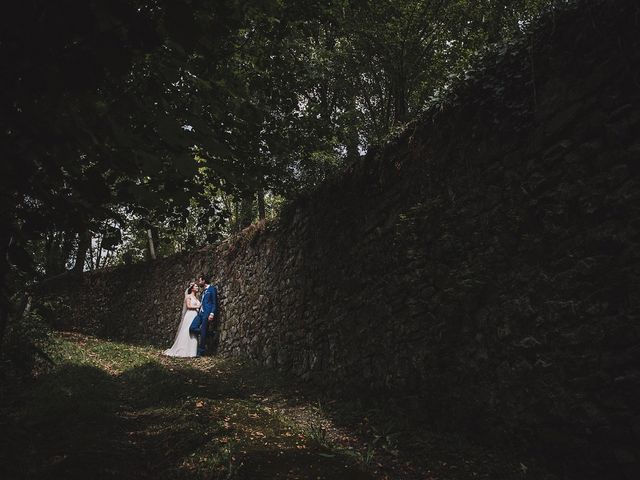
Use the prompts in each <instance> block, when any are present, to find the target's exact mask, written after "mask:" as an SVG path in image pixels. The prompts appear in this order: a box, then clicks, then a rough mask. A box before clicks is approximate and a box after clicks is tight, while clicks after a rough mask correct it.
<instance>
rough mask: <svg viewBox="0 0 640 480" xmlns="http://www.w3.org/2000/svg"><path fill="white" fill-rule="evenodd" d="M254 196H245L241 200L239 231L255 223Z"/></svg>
mask: <svg viewBox="0 0 640 480" xmlns="http://www.w3.org/2000/svg"><path fill="white" fill-rule="evenodd" d="M253 218H254V217H253V195H251V194H249V195H245V196H243V197H242V198H241V199H240V212H239V218H238V230H242V229H244V228H246V227H248V226H249V225H251V223H252V222H253Z"/></svg>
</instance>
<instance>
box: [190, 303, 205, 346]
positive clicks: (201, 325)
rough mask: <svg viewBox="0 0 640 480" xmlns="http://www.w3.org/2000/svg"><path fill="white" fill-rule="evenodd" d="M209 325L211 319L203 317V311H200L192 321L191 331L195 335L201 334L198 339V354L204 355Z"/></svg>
mask: <svg viewBox="0 0 640 480" xmlns="http://www.w3.org/2000/svg"><path fill="white" fill-rule="evenodd" d="M208 327H209V319H208V318H202V312H200V313H198V315H196V317H195V318H194V319H193V321H192V322H191V326H190V327H189V331H190V332H191V333H193V334H194V335H199V336H200V338H199V339H198V356H201V355H204V352H205V350H206V345H207V344H206V341H207V328H208Z"/></svg>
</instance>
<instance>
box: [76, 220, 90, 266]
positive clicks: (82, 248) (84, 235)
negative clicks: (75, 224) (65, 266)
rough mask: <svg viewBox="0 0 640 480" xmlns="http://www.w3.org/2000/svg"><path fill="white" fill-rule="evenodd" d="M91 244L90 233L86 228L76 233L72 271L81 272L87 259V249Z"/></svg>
mask: <svg viewBox="0 0 640 480" xmlns="http://www.w3.org/2000/svg"><path fill="white" fill-rule="evenodd" d="M90 245H91V235H90V234H89V231H88V230H85V231H84V232H81V233H80V234H79V235H78V250H77V252H76V264H75V265H74V266H73V272H74V273H82V272H83V271H84V265H85V263H86V261H87V250H88V249H89V246H90Z"/></svg>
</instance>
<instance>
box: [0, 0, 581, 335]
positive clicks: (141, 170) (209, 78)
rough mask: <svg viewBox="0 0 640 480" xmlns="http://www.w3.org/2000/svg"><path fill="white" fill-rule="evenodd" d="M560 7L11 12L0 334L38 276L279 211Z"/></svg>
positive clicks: (220, 4)
mask: <svg viewBox="0 0 640 480" xmlns="http://www.w3.org/2000/svg"><path fill="white" fill-rule="evenodd" d="M568 3H571V2H566V1H562V2H551V1H550V0H334V1H324V2H321V1H313V0H295V1H294V0H249V1H240V0H216V1H207V0H86V1H82V2H80V1H72V0H66V1H58V2H48V1H44V0H25V1H22V2H19V3H14V4H12V5H11V7H10V8H7V9H6V11H5V14H4V15H3V17H2V20H1V21H0V22H1V23H2V29H1V31H2V38H1V39H0V65H2V73H1V82H2V88H1V89H0V103H1V109H0V112H1V113H0V123H1V129H2V136H3V141H2V143H1V149H2V150H1V152H0V153H1V155H2V161H1V162H0V195H1V196H2V202H1V213H0V217H1V223H2V230H1V233H0V250H1V252H0V253H1V255H0V276H1V284H2V289H3V291H2V308H1V310H2V318H1V319H0V332H4V330H5V326H6V324H7V322H8V320H9V318H10V316H11V315H14V316H17V317H19V316H20V315H22V312H23V311H24V309H25V304H24V303H25V301H24V295H23V291H24V289H25V288H28V287H29V286H30V285H33V284H34V283H35V282H40V281H42V280H43V279H51V278H54V279H55V278H56V277H57V276H59V275H61V274H66V273H67V272H76V273H77V272H82V271H86V270H93V269H98V268H103V267H108V266H113V265H118V264H127V263H132V262H138V261H143V260H145V259H148V258H154V257H156V256H165V255H168V254H172V253H175V252H180V251H184V250H188V249H192V248H195V247H197V246H199V245H203V244H206V243H211V242H215V241H217V240H220V239H222V238H225V237H226V236H228V235H230V234H233V233H234V232H237V231H239V230H241V229H242V228H244V227H246V226H247V225H249V224H250V223H252V222H254V221H256V220H259V219H265V218H270V217H274V216H276V215H277V213H278V211H279V208H280V206H281V205H282V204H283V203H284V202H286V201H287V200H289V199H291V198H293V197H295V196H296V195H297V194H298V193H300V192H301V191H305V190H308V189H311V188H314V186H316V185H317V184H318V183H319V182H322V181H323V179H325V178H327V177H328V176H331V175H335V174H338V173H339V172H340V171H341V169H342V168H343V167H344V166H345V165H347V164H349V163H350V162H353V161H354V160H357V159H358V158H359V157H360V156H361V155H363V154H364V153H365V152H366V151H367V150H368V149H369V148H372V147H375V146H376V145H381V144H384V143H385V142H386V141H387V140H388V139H389V138H392V137H393V136H394V135H395V134H397V132H399V131H401V130H402V129H403V126H404V125H406V123H407V122H408V121H410V120H411V119H413V118H415V117H416V116H418V115H419V114H420V112H421V111H423V110H424V109H425V108H426V106H427V105H429V104H430V103H432V102H434V101H437V99H438V98H439V97H442V96H443V95H447V94H448V92H449V91H450V89H451V86H452V85H453V84H455V83H456V82H457V81H463V80H464V78H465V72H466V71H467V69H468V68H469V66H470V65H473V64H474V62H479V61H481V58H482V57H483V55H484V54H486V52H488V51H490V50H492V49H496V48H504V45H505V44H508V43H509V42H511V41H515V39H518V38H521V37H522V35H523V32H526V31H527V30H528V29H531V28H532V27H533V26H534V25H535V23H536V19H537V18H539V17H540V15H541V14H543V13H544V12H546V11H548V10H551V12H552V13H551V15H553V9H554V8H558V7H560V6H564V5H566V4H568Z"/></svg>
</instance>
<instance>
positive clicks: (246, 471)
mask: <svg viewBox="0 0 640 480" xmlns="http://www.w3.org/2000/svg"><path fill="white" fill-rule="evenodd" d="M50 351H51V355H52V357H53V358H54V360H55V362H56V366H55V367H53V368H51V369H49V371H47V372H45V373H42V374H41V375H39V376H37V377H36V378H32V379H24V378H23V379H22V380H20V381H18V380H17V379H14V380H12V381H11V382H9V383H6V382H5V385H4V386H3V389H2V391H1V393H0V414H1V415H0V429H1V431H2V435H0V478H3V479H22V478H24V479H49V478H51V479H55V478H61V479H75V478H118V479H146V478H154V479H180V478H185V479H186V478H189V479H194V478H195V479H211V480H217V479H247V480H248V479H252V480H253V479H314V480H317V479H358V480H359V479H363V480H366V479H395V478H398V479H400V478H402V479H407V480H410V479H432V480H435V479H477V478H496V479H498V478H505V479H506V478H509V479H511V478H513V479H516V478H523V472H522V471H521V470H519V467H520V463H519V462H517V461H515V459H507V460H505V457H504V455H502V456H501V455H495V453H494V452H491V451H489V450H487V449H483V448H479V447H477V446H475V445H472V444H470V443H469V442H467V441H466V440H464V439H460V438H457V437H455V436H446V437H445V436H435V435H433V434H432V433H429V432H427V431H423V430H422V426H421V425H420V424H419V423H417V422H415V420H416V419H415V418H413V417H412V418H407V416H406V414H404V413H403V411H402V409H399V408H395V409H394V408H391V409H385V406H384V405H386V406H387V407H389V405H390V404H389V403H386V404H384V405H383V404H382V403H377V404H376V403H375V402H373V403H372V402H368V403H367V404H366V405H365V404H363V403H362V402H361V401H359V400H353V399H344V400H336V399H331V398H329V397H327V396H325V395H323V394H322V393H321V392H317V391H313V390H311V389H309V388H308V387H303V386H301V385H296V384H292V383H291V382H290V379H286V378H284V377H282V376H281V375H278V374H277V373H275V372H271V371H265V370H261V369H256V368H253V367H250V366H248V365H247V364H244V363H242V362H238V361H233V360H225V359H220V358H216V357H208V358H202V359H171V358H166V357H163V356H161V355H160V354H159V352H158V351H157V350H155V349H153V348H151V347H140V346H131V345H125V344H118V343H113V342H107V341H104V340H99V339H96V338H93V337H86V336H82V335H78V334H57V335H56V336H55V340H54V342H53V344H52V346H51V348H50ZM376 405H377V406H376ZM529 477H530V476H529ZM537 478H542V477H537ZM549 478H550V477H549Z"/></svg>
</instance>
